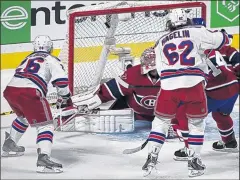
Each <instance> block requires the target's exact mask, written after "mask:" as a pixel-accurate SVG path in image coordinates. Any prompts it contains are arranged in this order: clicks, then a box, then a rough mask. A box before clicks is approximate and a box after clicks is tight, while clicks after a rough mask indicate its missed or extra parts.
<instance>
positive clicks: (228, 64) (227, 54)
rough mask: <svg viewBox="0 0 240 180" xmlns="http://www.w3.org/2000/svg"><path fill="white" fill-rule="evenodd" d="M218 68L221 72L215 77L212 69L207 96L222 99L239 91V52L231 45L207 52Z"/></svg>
mask: <svg viewBox="0 0 240 180" xmlns="http://www.w3.org/2000/svg"><path fill="white" fill-rule="evenodd" d="M206 53H207V54H209V55H208V57H209V59H210V60H211V62H212V63H213V64H214V65H215V67H216V68H217V69H220V70H221V73H220V74H219V75H218V76H216V77H214V76H213V71H212V70H211V71H210V73H209V76H208V83H207V87H206V93H207V96H209V97H211V98H214V99H218V100H222V99H227V98H230V97H232V96H233V95H235V94H236V93H238V92H239V84H238V80H237V76H239V52H238V51H237V50H236V49H235V48H233V47H231V46H224V47H223V48H221V49H220V50H219V51H215V50H212V51H208V52H206Z"/></svg>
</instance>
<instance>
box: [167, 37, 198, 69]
mask: <svg viewBox="0 0 240 180" xmlns="http://www.w3.org/2000/svg"><path fill="white" fill-rule="evenodd" d="M177 48H178V49H179V50H183V51H182V52H181V53H180V54H179V53H178V52H174V51H176V50H177ZM193 48H194V46H193V42H192V41H190V40H186V41H182V42H181V43H180V44H179V45H178V47H177V46H176V44H174V43H169V44H166V45H165V46H164V48H163V53H164V55H165V57H166V58H167V60H168V62H169V65H174V64H176V63H177V62H178V61H179V60H180V64H181V65H185V66H193V65H194V64H195V58H194V57H187V56H188V55H189V54H190V53H191V51H192V50H193ZM170 50H171V51H172V52H169V51H170Z"/></svg>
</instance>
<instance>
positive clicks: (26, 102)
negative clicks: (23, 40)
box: [2, 35, 72, 173]
mask: <svg viewBox="0 0 240 180" xmlns="http://www.w3.org/2000/svg"><path fill="white" fill-rule="evenodd" d="M33 46H34V52H33V53H32V54H30V55H29V56H27V57H26V58H25V59H24V60H23V61H22V63H21V64H20V65H19V66H18V68H17V69H16V71H15V74H14V76H13V78H12V79H11V81H10V82H9V84H8V85H7V87H6V89H5V90H4V92H3V94H4V97H5V98H6V100H7V101H8V103H9V105H10V106H11V108H12V109H13V111H14V112H15V113H16V115H17V118H16V119H15V120H14V121H13V123H12V126H11V129H10V134H9V133H8V132H6V139H5V141H4V144H3V147H2V150H3V154H2V156H20V155H23V154H24V151H25V148H24V147H23V146H18V145H17V144H18V141H19V140H20V138H21V137H22V135H23V134H24V132H25V131H26V130H27V128H28V126H29V125H30V126H31V127H36V130H37V140H36V143H37V145H38V149H37V153H38V159H37V172H40V173H44V172H55V173H59V172H62V164H59V163H56V162H53V161H52V160H50V154H51V149H52V148H51V147H52V142H53V131H54V126H53V118H52V113H51V110H50V106H49V104H48V101H47V100H46V94H47V91H48V88H47V85H48V83H49V82H51V83H52V84H53V86H55V87H56V88H57V90H58V92H57V93H58V96H59V99H58V101H57V107H58V108H60V107H61V108H62V107H66V106H70V105H72V102H71V97H70V91H69V87H68V78H67V76H66V74H65V71H64V69H63V66H62V64H61V62H60V60H59V59H57V58H56V57H54V56H52V55H51V51H52V48H53V43H52V41H51V39H50V38H49V37H48V36H43V35H41V36H37V37H36V39H35V40H34V42H33Z"/></svg>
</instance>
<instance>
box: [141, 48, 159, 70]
mask: <svg viewBox="0 0 240 180" xmlns="http://www.w3.org/2000/svg"><path fill="white" fill-rule="evenodd" d="M155 60H156V55H155V51H154V48H152V47H151V48H148V49H146V50H144V51H143V53H142V55H141V57H140V63H141V74H147V73H148V72H149V71H152V70H154V69H156V61H155Z"/></svg>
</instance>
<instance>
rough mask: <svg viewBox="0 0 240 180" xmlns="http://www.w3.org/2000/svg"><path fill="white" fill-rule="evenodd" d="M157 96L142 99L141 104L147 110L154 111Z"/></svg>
mask: <svg viewBox="0 0 240 180" xmlns="http://www.w3.org/2000/svg"><path fill="white" fill-rule="evenodd" d="M156 98H157V97H156V96H145V97H143V98H141V100H140V104H141V105H142V106H143V107H145V108H146V109H153V108H154V106H155V102H156Z"/></svg>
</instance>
